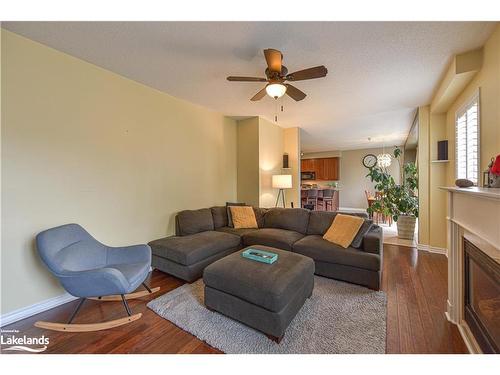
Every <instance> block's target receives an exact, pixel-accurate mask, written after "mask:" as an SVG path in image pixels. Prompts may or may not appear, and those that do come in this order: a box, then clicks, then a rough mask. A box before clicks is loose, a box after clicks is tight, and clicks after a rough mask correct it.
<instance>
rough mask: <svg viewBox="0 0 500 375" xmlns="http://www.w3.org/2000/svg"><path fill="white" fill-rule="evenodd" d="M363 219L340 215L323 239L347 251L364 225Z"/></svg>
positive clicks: (336, 217)
mask: <svg viewBox="0 0 500 375" xmlns="http://www.w3.org/2000/svg"><path fill="white" fill-rule="evenodd" d="M363 221H364V220H363V218H361V217H357V216H351V215H342V214H338V215H337V216H335V219H334V220H333V223H332V225H331V226H330V228H328V230H327V231H326V233H325V235H324V236H323V238H324V239H325V240H327V241H330V242H333V243H334V244H337V245H340V246H342V247H343V248H344V249H347V248H348V247H349V245H350V244H351V242H352V240H353V239H354V237H356V234H357V233H358V231H359V228H361V225H363Z"/></svg>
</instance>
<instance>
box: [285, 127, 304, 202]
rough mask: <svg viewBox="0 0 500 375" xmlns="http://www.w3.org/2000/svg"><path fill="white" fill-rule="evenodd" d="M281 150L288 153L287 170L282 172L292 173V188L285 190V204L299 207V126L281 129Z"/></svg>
mask: <svg viewBox="0 0 500 375" xmlns="http://www.w3.org/2000/svg"><path fill="white" fill-rule="evenodd" d="M283 136H284V138H283V150H284V152H285V153H287V154H288V165H289V167H290V169H289V170H284V171H283V173H287V174H288V173H289V174H291V175H292V188H291V189H288V190H286V206H287V207H291V205H292V203H293V206H294V207H300V128H286V129H284V131H283Z"/></svg>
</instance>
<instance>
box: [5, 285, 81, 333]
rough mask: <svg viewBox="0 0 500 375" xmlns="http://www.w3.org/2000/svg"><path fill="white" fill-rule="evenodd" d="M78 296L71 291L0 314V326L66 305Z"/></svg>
mask: <svg viewBox="0 0 500 375" xmlns="http://www.w3.org/2000/svg"><path fill="white" fill-rule="evenodd" d="M75 299H77V297H75V296H72V295H71V294H69V293H65V294H63V295H60V296H57V297H54V298H49V299H46V300H45V301H41V302H38V303H35V304H33V305H30V306H26V307H23V308H20V309H17V310H14V311H11V312H8V313H6V314H3V315H1V316H0V327H2V328H3V327H5V326H6V325H9V324H11V323H15V322H17V321H19V320H23V319H26V318H29V317H31V316H33V315H36V314H39V313H41V312H44V311H47V310H50V309H53V308H54V307H57V306H60V305H64V304H65V303H68V302H71V301H74V300H75Z"/></svg>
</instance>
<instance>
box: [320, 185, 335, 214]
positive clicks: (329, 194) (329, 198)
mask: <svg viewBox="0 0 500 375" xmlns="http://www.w3.org/2000/svg"><path fill="white" fill-rule="evenodd" d="M334 195H335V190H333V189H325V190H323V196H322V197H321V198H320V201H321V202H322V203H323V207H324V209H325V211H328V204H330V210H331V211H333V197H334Z"/></svg>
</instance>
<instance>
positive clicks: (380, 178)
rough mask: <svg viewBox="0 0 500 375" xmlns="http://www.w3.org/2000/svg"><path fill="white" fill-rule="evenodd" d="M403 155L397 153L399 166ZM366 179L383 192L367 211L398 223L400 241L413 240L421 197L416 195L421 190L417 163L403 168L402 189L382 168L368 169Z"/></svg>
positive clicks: (377, 166)
mask: <svg viewBox="0 0 500 375" xmlns="http://www.w3.org/2000/svg"><path fill="white" fill-rule="evenodd" d="M401 152H402V151H401V149H400V148H399V147H396V148H395V149H394V159H395V160H397V161H398V162H399V163H400V165H401V161H400V157H401ZM367 177H369V178H370V180H371V181H372V182H375V189H376V190H377V191H378V192H380V199H377V200H375V201H374V202H373V203H372V204H371V205H370V207H368V209H367V211H368V213H369V214H373V213H374V212H378V213H382V215H385V216H389V215H390V216H391V217H392V218H393V219H394V221H395V222H397V226H398V237H399V238H404V239H408V240H412V239H413V237H414V236H415V224H416V220H417V217H418V197H417V196H416V194H415V191H416V189H417V186H418V170H417V166H416V165H415V163H406V164H405V165H404V166H403V179H402V180H403V181H402V183H401V184H400V185H398V184H396V182H395V181H394V177H392V176H391V174H390V173H389V172H388V170H387V168H383V167H381V166H380V165H376V166H374V167H372V168H369V172H368V174H367Z"/></svg>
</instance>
